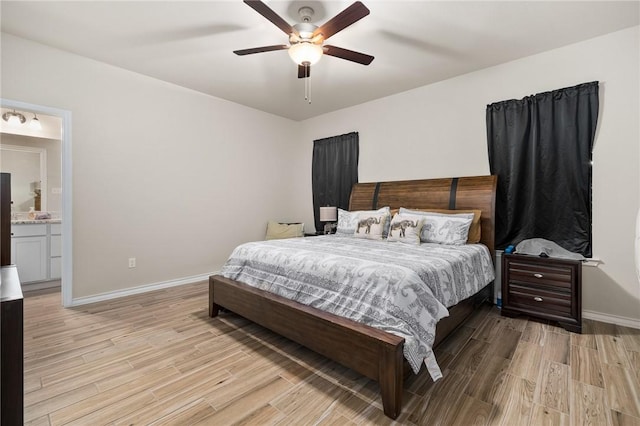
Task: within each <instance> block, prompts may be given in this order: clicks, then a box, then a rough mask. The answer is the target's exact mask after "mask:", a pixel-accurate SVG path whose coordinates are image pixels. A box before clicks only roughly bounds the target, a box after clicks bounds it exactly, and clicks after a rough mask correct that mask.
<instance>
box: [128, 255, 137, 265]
mask: <svg viewBox="0 0 640 426" xmlns="http://www.w3.org/2000/svg"><path fill="white" fill-rule="evenodd" d="M135 267H136V258H135V257H130V258H129V268H135Z"/></svg>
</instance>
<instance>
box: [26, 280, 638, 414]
mask: <svg viewBox="0 0 640 426" xmlns="http://www.w3.org/2000/svg"><path fill="white" fill-rule="evenodd" d="M207 297H208V286H207V283H206V282H202V283H196V284H191V285H185V286H181V287H175V288H171V289H166V290H161V291H155V292H150V293H146V294H139V295H134V296H129V297H125V298H122V299H118V300H112V301H108V302H102V303H95V304H92V305H86V306H82V307H77V308H72V309H63V308H62V307H61V306H60V293H59V292H56V291H52V290H46V291H41V292H34V293H27V294H26V297H25V302H24V313H25V318H24V324H25V332H24V342H25V355H24V357H25V358H24V360H25V422H26V423H25V424H28V425H38V426H40V425H66V424H70V425H71V424H78V425H101V424H110V425H152V424H153V425H195V424H202V425H227V424H238V425H301V424H314V425H392V424H400V425H430V424H441V425H516V424H517V425H523V426H527V425H531V426H537V425H574V424H575V425H583V424H593V425H611V426H617V425H633V426H638V425H640V371H639V370H640V330H635V329H630V328H626V327H620V326H616V325H613V324H604V323H600V322H596V321H589V320H585V321H584V322H583V331H584V334H582V335H578V334H574V333H568V332H566V331H565V330H563V329H561V328H559V327H556V326H555V325H554V324H552V323H547V322H541V321H536V320H529V319H527V318H526V317H518V318H505V317H502V316H500V311H499V310H498V309H496V308H492V307H489V306H485V307H482V308H481V309H480V310H479V311H478V312H476V313H474V315H473V316H472V318H470V320H469V321H468V322H467V323H466V324H465V325H464V326H463V327H461V328H460V329H459V330H458V332H457V333H456V334H454V335H453V336H452V337H451V338H450V339H449V340H447V341H445V342H443V345H442V346H441V347H440V348H438V350H437V351H436V357H437V359H438V361H439V363H440V365H441V368H442V371H443V374H444V377H443V379H441V380H440V381H438V382H436V383H434V382H433V381H432V380H431V378H430V377H429V374H428V373H427V372H426V371H425V370H424V369H423V371H421V372H420V374H418V375H412V376H411V377H410V378H409V379H408V380H407V381H406V384H405V390H404V396H403V402H404V405H403V412H402V413H401V415H400V416H399V418H398V419H397V421H396V422H393V421H392V420H391V419H389V418H387V417H386V416H384V413H383V412H382V404H381V401H380V395H379V387H378V385H377V383H375V382H373V381H371V380H369V379H367V378H365V377H362V376H360V375H359V374H357V373H355V372H353V371H352V370H349V369H347V368H345V367H343V366H341V365H339V364H336V363H334V362H332V361H330V360H327V359H326V358H324V357H322V356H320V355H318V354H316V353H314V352H312V351H309V350H307V349H305V348H303V347H301V346H300V345H298V344H296V343H294V342H291V341H289V340H287V339H284V338H283V337H281V336H278V335H276V334H274V333H271V332H270V331H268V330H266V329H263V328H262V327H260V326H257V325H256V324H253V323H251V322H249V321H247V320H245V319H244V318H241V317H238V316H237V315H234V314H232V313H223V314H221V315H220V316H219V317H218V318H214V319H211V318H209V317H208V316H207Z"/></svg>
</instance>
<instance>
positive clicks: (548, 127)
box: [487, 81, 598, 257]
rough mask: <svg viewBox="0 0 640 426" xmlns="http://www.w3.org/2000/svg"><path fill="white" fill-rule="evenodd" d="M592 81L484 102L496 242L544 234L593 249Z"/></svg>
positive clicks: (579, 249)
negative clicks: (493, 177) (493, 178)
mask: <svg viewBox="0 0 640 426" xmlns="http://www.w3.org/2000/svg"><path fill="white" fill-rule="evenodd" d="M597 120H598V82H597V81H595V82H591V83H585V84H580V85H577V86H574V87H568V88H564V89H559V90H554V91H551V92H545V93H539V94H537V95H534V96H528V97H526V98H524V99H521V100H508V101H503V102H497V103H493V104H491V105H488V106H487V141H488V148H489V166H490V169H491V173H492V174H496V175H498V191H497V195H496V248H504V247H506V246H507V245H509V244H514V245H515V244H517V243H519V242H520V241H522V240H524V239H527V238H545V239H547V240H551V241H554V242H555V243H557V244H559V245H560V246H562V247H564V248H565V249H567V250H570V251H573V252H576V253H581V254H582V255H583V256H586V257H590V256H591V152H592V148H593V141H594V137H595V132H596V123H597Z"/></svg>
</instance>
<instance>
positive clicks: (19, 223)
mask: <svg viewBox="0 0 640 426" xmlns="http://www.w3.org/2000/svg"><path fill="white" fill-rule="evenodd" d="M61 234H62V224H61V223H60V220H55V219H54V220H16V221H12V222H11V263H13V264H15V265H16V267H17V269H18V275H19V276H20V282H21V283H22V284H25V283H32V282H39V281H53V280H59V279H60V277H61V276H62V274H61V260H62V235H61Z"/></svg>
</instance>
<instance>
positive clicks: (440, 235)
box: [400, 208, 473, 245]
mask: <svg viewBox="0 0 640 426" xmlns="http://www.w3.org/2000/svg"><path fill="white" fill-rule="evenodd" d="M407 213H409V214H416V215H420V216H422V217H424V218H425V220H424V225H423V226H422V232H421V233H420V241H422V242H423V243H437V244H451V245H463V244H466V242H467V239H468V237H469V228H470V227H471V222H473V213H461V214H443V213H433V212H419V211H415V210H408V209H405V208H401V209H400V214H407Z"/></svg>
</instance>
